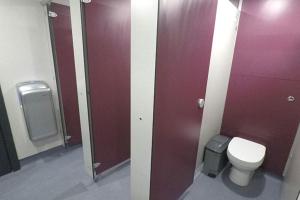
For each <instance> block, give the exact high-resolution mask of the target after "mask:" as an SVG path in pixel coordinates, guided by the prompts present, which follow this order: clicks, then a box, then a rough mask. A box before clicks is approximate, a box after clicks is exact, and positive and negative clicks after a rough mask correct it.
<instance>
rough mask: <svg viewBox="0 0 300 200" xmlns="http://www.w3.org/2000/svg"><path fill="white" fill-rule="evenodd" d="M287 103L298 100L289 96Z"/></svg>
mask: <svg viewBox="0 0 300 200" xmlns="http://www.w3.org/2000/svg"><path fill="white" fill-rule="evenodd" d="M287 101H288V102H294V101H296V99H295V97H293V96H288V98H287Z"/></svg>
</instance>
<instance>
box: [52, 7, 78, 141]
mask: <svg viewBox="0 0 300 200" xmlns="http://www.w3.org/2000/svg"><path fill="white" fill-rule="evenodd" d="M50 10H51V11H54V12H55V13H57V17H55V18H51V21H52V25H53V34H54V39H55V50H56V59H57V64H58V66H57V68H58V76H59V80H60V89H61V95H62V102H63V112H64V117H65V124H66V131H67V135H69V136H71V139H70V140H68V143H69V144H79V143H81V129H80V118H79V108H78V99H77V86H76V74H75V63H74V53H73V40H72V28H71V16H70V8H69V7H68V6H64V5H60V4H56V3H51V7H50Z"/></svg>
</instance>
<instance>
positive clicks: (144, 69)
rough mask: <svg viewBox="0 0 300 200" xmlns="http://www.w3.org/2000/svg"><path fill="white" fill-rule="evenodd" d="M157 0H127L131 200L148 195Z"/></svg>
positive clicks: (142, 198) (144, 198) (144, 199)
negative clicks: (129, 68)
mask: <svg viewBox="0 0 300 200" xmlns="http://www.w3.org/2000/svg"><path fill="white" fill-rule="evenodd" d="M157 15H158V0H132V2H131V199H132V200H148V199H149V194H150V172H151V150H152V126H153V104H154V80H155V60H156V33H157V17H158V16H157ZM140 118H141V120H140Z"/></svg>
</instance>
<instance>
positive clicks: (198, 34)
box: [150, 0, 217, 200]
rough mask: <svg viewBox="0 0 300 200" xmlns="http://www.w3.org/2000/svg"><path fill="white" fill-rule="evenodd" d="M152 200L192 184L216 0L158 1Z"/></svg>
mask: <svg viewBox="0 0 300 200" xmlns="http://www.w3.org/2000/svg"><path fill="white" fill-rule="evenodd" d="M159 7H160V8H159V21H158V43H157V64H156V81H155V104H154V128H153V150H152V169H151V189H150V190H151V191H150V193H151V194H150V199H151V200H174V199H178V198H179V197H180V195H181V194H182V193H183V192H184V191H185V190H186V189H187V188H188V187H189V186H190V185H191V184H192V182H193V178H194V171H195V165H196V157H197V149H198V142H199V135H200V127H201V119H202V113H203V109H201V108H199V107H198V103H197V102H198V99H200V98H205V89H206V82H207V77H208V69H209V62H210V55H211V47H212V39H213V32H214V24H215V17H216V7H217V0H176V1H174V0H161V1H159Z"/></svg>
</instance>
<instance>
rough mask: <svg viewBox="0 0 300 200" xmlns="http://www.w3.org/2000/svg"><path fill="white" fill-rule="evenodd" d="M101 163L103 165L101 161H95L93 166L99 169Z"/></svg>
mask: <svg viewBox="0 0 300 200" xmlns="http://www.w3.org/2000/svg"><path fill="white" fill-rule="evenodd" d="M100 165H101V163H94V164H93V167H94V169H97V168H98V167H99V166H100Z"/></svg>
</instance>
